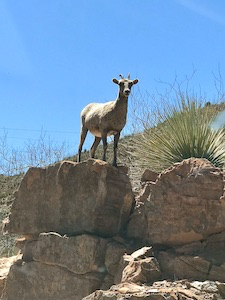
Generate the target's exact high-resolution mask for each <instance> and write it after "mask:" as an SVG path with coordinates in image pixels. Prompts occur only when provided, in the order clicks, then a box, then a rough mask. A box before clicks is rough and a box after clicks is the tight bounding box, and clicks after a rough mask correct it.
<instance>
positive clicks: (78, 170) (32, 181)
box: [5, 159, 133, 237]
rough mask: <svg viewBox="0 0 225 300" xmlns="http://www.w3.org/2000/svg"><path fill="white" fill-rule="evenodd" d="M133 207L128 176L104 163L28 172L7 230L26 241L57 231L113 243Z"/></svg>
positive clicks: (63, 164) (64, 164) (65, 164)
mask: <svg viewBox="0 0 225 300" xmlns="http://www.w3.org/2000/svg"><path fill="white" fill-rule="evenodd" d="M132 201H133V194H132V190H131V184H130V181H129V178H128V176H127V175H126V174H125V173H124V171H123V170H121V169H119V168H115V167H112V166H110V165H109V164H107V163H105V162H103V161H100V160H94V159H89V160H88V161H85V162H82V163H74V162H69V161H63V162H61V163H57V164H55V165H53V166H49V167H47V168H30V169H29V170H28V172H27V173H26V175H25V177H24V179H23V181H22V183H21V185H20V189H19V191H18V193H17V194H16V198H15V201H14V203H13V205H12V209H11V215H10V217H9V222H8V223H7V224H6V225H5V230H6V231H8V232H10V233H17V234H22V235H37V234H39V233H41V232H49V231H55V232H58V233H60V234H69V235H77V234H81V233H85V232H88V233H94V234H96V235H99V236H103V237H111V236H114V235H116V234H118V233H119V232H120V230H122V228H123V226H124V224H126V222H127V220H128V217H129V214H130V210H131V206H132Z"/></svg>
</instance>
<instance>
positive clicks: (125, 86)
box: [113, 74, 138, 98]
mask: <svg viewBox="0 0 225 300" xmlns="http://www.w3.org/2000/svg"><path fill="white" fill-rule="evenodd" d="M119 76H120V77H121V79H119V80H118V79H116V78H113V82H114V83H116V84H118V85H119V88H120V91H119V93H120V95H123V96H124V97H127V98H128V96H129V95H130V92H131V88H132V86H133V85H134V84H136V83H138V79H134V80H131V79H130V74H129V75H128V77H127V78H124V77H123V75H119Z"/></svg>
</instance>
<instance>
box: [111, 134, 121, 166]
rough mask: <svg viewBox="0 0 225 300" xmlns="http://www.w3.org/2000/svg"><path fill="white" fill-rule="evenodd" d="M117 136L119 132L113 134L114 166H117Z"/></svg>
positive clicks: (118, 136)
mask: <svg viewBox="0 0 225 300" xmlns="http://www.w3.org/2000/svg"><path fill="white" fill-rule="evenodd" d="M119 138H120V132H118V133H117V134H115V135H114V145H113V151H114V158H113V163H112V165H113V166H114V167H117V148H118V142H119Z"/></svg>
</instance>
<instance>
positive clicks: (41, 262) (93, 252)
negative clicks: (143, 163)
mask: <svg viewBox="0 0 225 300" xmlns="http://www.w3.org/2000/svg"><path fill="white" fill-rule="evenodd" d="M141 182H142V188H141V190H140V193H139V194H138V195H137V198H136V205H135V206H134V207H133V209H132V213H131V214H130V212H131V207H132V203H133V202H132V201H133V195H132V191H131V185H130V182H129V178H128V177H127V175H126V174H125V173H124V172H123V171H122V170H120V169H116V168H114V167H111V166H109V165H108V164H106V163H104V162H101V161H95V160H88V161H87V162H83V163H80V164H77V163H71V162H63V163H61V164H56V165H55V166H51V167H49V168H46V169H33V168H32V169H30V170H29V171H28V173H27V174H26V176H25V177H24V180H23V182H22V184H21V187H20V190H19V192H18V194H17V196H16V200H15V202H14V204H13V207H12V212H11V216H10V218H9V222H8V223H6V230H8V231H9V232H12V233H19V234H22V235H23V236H24V237H23V238H21V239H19V240H18V242H17V244H18V247H19V248H20V249H21V253H22V254H23V256H22V259H18V260H17V261H16V262H15V263H14V264H13V265H12V267H11V269H10V272H9V275H8V277H7V280H6V284H5V288H4V291H3V296H2V298H1V299H2V300H17V299H21V300H28V299H29V300H30V299H32V300H40V299H43V300H53V299H54V300H78V299H79V300H81V299H83V300H92V299H93V300H103V299H104V300H106V299H110V300H114V299H115V300H116V299H118V300H120V299H131V300H137V299H138V300H141V299H154V300H178V299H182V300H193V299H195V300H196V299H197V300H209V299H212V300H213V299H214V300H215V299H218V300H219V299H220V300H222V299H225V284H224V283H223V282H225V256H224V253H225V200H224V177H223V173H222V171H221V170H220V169H218V168H215V167H214V166H213V165H211V164H210V163H209V162H208V161H207V160H204V159H194V158H191V159H188V160H184V161H183V162H181V163H179V164H175V165H173V166H172V167H171V168H169V169H167V170H165V171H164V172H163V173H161V174H156V173H154V172H151V171H150V170H148V171H145V172H144V174H143V176H142V178H141ZM140 247H142V248H141V249H139V248H140ZM174 278H176V280H174Z"/></svg>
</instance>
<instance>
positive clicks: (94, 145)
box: [90, 136, 101, 158]
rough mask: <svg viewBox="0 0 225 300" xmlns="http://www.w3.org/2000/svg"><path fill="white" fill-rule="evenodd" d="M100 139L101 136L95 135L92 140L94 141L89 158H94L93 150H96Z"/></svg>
mask: <svg viewBox="0 0 225 300" xmlns="http://www.w3.org/2000/svg"><path fill="white" fill-rule="evenodd" d="M100 141H101V138H100V137H97V136H96V137H95V140H94V143H93V145H92V146H91V150H90V154H91V158H95V151H96V149H97V147H98V145H99V143H100Z"/></svg>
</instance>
